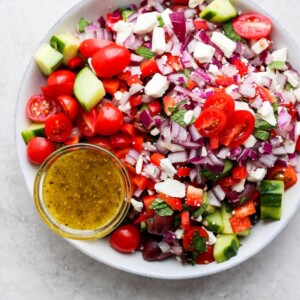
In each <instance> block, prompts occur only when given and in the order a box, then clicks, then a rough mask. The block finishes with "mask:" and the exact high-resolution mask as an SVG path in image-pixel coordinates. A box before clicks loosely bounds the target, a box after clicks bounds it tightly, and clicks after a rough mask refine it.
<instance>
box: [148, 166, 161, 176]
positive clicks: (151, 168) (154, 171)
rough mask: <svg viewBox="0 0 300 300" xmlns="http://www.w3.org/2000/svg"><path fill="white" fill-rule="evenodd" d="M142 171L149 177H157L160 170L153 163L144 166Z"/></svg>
mask: <svg viewBox="0 0 300 300" xmlns="http://www.w3.org/2000/svg"><path fill="white" fill-rule="evenodd" d="M144 173H145V174H146V175H148V176H149V177H151V178H152V179H158V178H159V176H160V173H161V170H160V169H159V168H158V167H156V166H155V165H153V164H148V165H146V166H145V167H144Z"/></svg>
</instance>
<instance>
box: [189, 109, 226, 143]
mask: <svg viewBox="0 0 300 300" xmlns="http://www.w3.org/2000/svg"><path fill="white" fill-rule="evenodd" d="M226 123H227V117H226V114H225V113H224V112H223V111H222V110H221V109H219V108H214V107H210V108H207V109H205V110H203V111H202V113H201V114H200V116H199V117H198V118H197V120H196V121H195V123H194V125H195V127H196V129H197V130H198V131H199V132H200V134H201V135H202V136H205V137H210V136H215V135H218V134H219V133H220V132H221V131H223V130H224V129H225V126H226Z"/></svg>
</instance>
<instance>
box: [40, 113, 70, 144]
mask: <svg viewBox="0 0 300 300" xmlns="http://www.w3.org/2000/svg"><path fill="white" fill-rule="evenodd" d="M72 128H73V127H72V123H71V120H70V119H69V118H68V117H67V116H66V115H64V114H55V115H52V116H51V117H50V118H48V119H47V121H46V122H45V134H46V136H47V137H48V139H49V140H50V141H53V142H63V141H65V140H66V139H67V138H68V137H69V136H70V134H71V132H72Z"/></svg>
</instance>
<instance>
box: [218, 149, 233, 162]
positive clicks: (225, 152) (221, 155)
mask: <svg viewBox="0 0 300 300" xmlns="http://www.w3.org/2000/svg"><path fill="white" fill-rule="evenodd" d="M229 154H230V148H228V147H224V148H222V149H221V150H220V151H219V153H218V154H217V157H219V158H221V159H225V158H227V156H228V155H229Z"/></svg>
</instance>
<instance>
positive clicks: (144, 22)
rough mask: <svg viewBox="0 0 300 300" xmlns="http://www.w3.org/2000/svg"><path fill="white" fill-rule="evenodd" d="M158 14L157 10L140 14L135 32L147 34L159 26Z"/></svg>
mask: <svg viewBox="0 0 300 300" xmlns="http://www.w3.org/2000/svg"><path fill="white" fill-rule="evenodd" d="M158 16H159V13H158V12H156V11H153V12H149V13H144V14H141V15H139V16H138V17H137V20H136V23H135V25H134V33H137V34H145V33H148V32H151V31H152V30H153V28H154V27H156V26H159V21H158V20H157V18H158Z"/></svg>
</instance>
